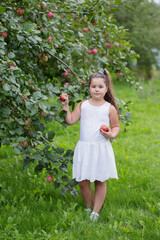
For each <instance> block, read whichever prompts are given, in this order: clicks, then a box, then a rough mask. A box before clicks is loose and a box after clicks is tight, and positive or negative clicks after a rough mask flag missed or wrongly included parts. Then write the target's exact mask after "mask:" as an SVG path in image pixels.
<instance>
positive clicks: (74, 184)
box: [68, 179, 78, 187]
mask: <svg viewBox="0 0 160 240" xmlns="http://www.w3.org/2000/svg"><path fill="white" fill-rule="evenodd" d="M68 184H69V185H70V186H71V187H74V186H76V185H77V184H78V182H77V181H76V180H75V179H70V180H69V181H68Z"/></svg>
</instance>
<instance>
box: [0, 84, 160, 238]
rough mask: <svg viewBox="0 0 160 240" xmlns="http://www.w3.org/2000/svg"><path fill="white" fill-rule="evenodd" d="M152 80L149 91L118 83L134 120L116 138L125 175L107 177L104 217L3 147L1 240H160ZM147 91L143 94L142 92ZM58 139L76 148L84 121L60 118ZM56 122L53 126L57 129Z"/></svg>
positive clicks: (158, 128)
mask: <svg viewBox="0 0 160 240" xmlns="http://www.w3.org/2000/svg"><path fill="white" fill-rule="evenodd" d="M155 84H156V85H155V88H154V95H153V92H152V88H151V86H150V84H149V83H147V84H146V85H145V90H144V93H143V94H142V93H140V92H136V91H135V90H134V89H131V88H129V87H128V86H127V85H124V84H120V85H115V92H116V95H117V97H118V98H122V99H123V100H124V101H128V100H131V101H132V102H133V104H131V105H130V112H131V115H132V120H133V123H132V124H131V125H130V126H129V127H128V128H127V132H125V133H124V131H123V129H124V128H123V125H122V126H121V132H120V135H119V136H118V137H117V143H113V148H114V152H115V157H116V163H117V170H118V175H119V180H114V179H112V180H109V181H107V188H108V192H107V196H106V200H105V203H104V206H103V209H102V211H101V213H100V218H99V221H98V222H96V223H93V222H90V220H89V216H88V214H87V213H86V212H85V211H84V204H83V201H82V198H81V196H80V194H79V195H78V197H77V198H75V199H74V198H73V197H72V196H70V195H67V196H61V195H59V192H58V191H57V190H54V189H53V185H52V183H50V184H49V183H47V182H46V181H45V177H46V172H45V171H43V172H42V173H41V174H40V175H35V174H34V171H33V166H31V168H30V169H28V170H22V167H21V164H20V159H19V158H18V157H16V156H15V155H14V154H13V151H12V149H10V148H9V147H3V148H2V149H1V152H0V158H1V161H0V239H3V240H13V239H15V240H32V239H38V240H43V239H44V240H64V239H67V240H75V239H77V240H82V239H83V240H85V239H86V240H94V239H100V240H105V239H106V240H111V239H112V240H135V239H136V240H140V239H141V240H142V239H143V240H158V239H160V191H159V182H160V165H159V155H160V137H159V136H160V121H159V117H158V116H159V104H160V100H157V101H156V102H155V103H152V101H153V100H154V99H156V98H157V97H158V96H159V92H160V87H159V83H158V82H156V83H155ZM142 96H143V97H142ZM53 125H54V128H56V138H55V144H59V145H60V146H62V147H65V148H72V149H74V147H75V144H76V142H77V141H78V136H79V124H76V125H74V126H70V127H67V128H63V127H61V126H60V125H59V124H57V123H54V124H53ZM52 127H53V126H50V128H52Z"/></svg>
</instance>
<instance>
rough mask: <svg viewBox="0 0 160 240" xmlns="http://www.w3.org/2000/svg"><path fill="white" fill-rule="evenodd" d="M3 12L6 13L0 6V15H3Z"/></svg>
mask: <svg viewBox="0 0 160 240" xmlns="http://www.w3.org/2000/svg"><path fill="white" fill-rule="evenodd" d="M5 11H6V8H5V7H1V6H0V14H3V13H4V12H5Z"/></svg>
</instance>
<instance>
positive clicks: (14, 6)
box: [0, 0, 136, 195]
mask: <svg viewBox="0 0 160 240" xmlns="http://www.w3.org/2000/svg"><path fill="white" fill-rule="evenodd" d="M126 2H127V1H126ZM132 2H133V1H129V0H128V4H132ZM123 4H124V3H123V1H104V0H102V1H89V0H88V1H85V0H79V1H78V0H77V1H73V0H67V1H59V0H56V1H51V0H50V1H42V0H39V1H37V0H35V1H33V0H20V1H15V0H12V1H9V0H6V1H5V2H4V1H1V2H0V144H1V145H7V146H8V145H11V146H12V147H13V149H14V151H15V153H16V154H18V155H21V156H22V159H23V166H24V168H28V167H29V165H30V163H32V162H37V166H36V167H35V171H41V170H42V169H43V168H46V169H47V171H48V173H49V174H50V175H51V176H54V187H55V188H59V187H61V193H62V194H65V193H67V192H71V194H73V195H75V194H76V191H75V189H74V188H73V187H74V186H75V185H76V182H75V181H74V180H73V179H70V176H69V175H68V170H67V169H68V165H69V164H71V163H72V156H73V151H72V150H71V149H68V150H64V149H63V148H61V147H60V146H56V145H55V144H54V136H55V131H54V129H53V130H52V131H49V132H47V131H46V126H47V123H48V122H52V121H53V120H54V121H58V122H60V123H61V124H62V125H64V126H66V124H65V122H64V116H65V111H63V110H62V108H61V104H60V101H59V100H58V99H59V95H60V94H61V92H63V91H65V92H67V93H68V95H69V99H70V105H71V107H74V105H75V104H76V102H77V101H79V99H81V98H85V97H87V96H88V94H89V92H88V87H87V79H88V77H89V76H90V74H91V73H93V72H97V71H98V70H99V69H101V68H107V69H108V71H109V72H110V74H111V75H112V77H113V78H117V79H119V81H127V82H128V83H130V84H131V85H134V84H135V82H134V80H133V73H132V72H131V71H130V69H129V68H128V66H127V61H126V59H131V60H132V61H136V54H135V53H134V52H133V51H131V45H130V43H129V42H128V41H126V30H125V29H124V28H123V27H121V26H120V27H118V26H117V25H116V24H115V21H114V19H112V13H111V11H112V9H113V10H114V9H117V8H118V7H119V6H123ZM119 102H121V103H122V105H124V107H125V108H127V104H126V103H124V102H123V101H121V100H119ZM123 112H124V113H123ZM120 114H121V119H122V121H123V122H124V123H125V124H127V120H128V119H129V118H130V114H129V113H128V111H127V112H125V111H124V110H122V108H121V107H120Z"/></svg>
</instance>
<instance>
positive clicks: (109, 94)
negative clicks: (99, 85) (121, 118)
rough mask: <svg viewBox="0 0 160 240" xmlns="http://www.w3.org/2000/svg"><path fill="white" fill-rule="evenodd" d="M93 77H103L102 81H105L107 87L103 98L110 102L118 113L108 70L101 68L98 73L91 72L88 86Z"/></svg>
mask: <svg viewBox="0 0 160 240" xmlns="http://www.w3.org/2000/svg"><path fill="white" fill-rule="evenodd" d="M93 78H103V79H104V82H105V84H106V86H107V87H108V91H107V92H106V94H105V96H104V99H105V100H106V101H107V102H109V103H111V104H112V105H113V106H114V107H115V108H116V110H117V112H118V113H119V110H118V105H117V103H116V100H115V97H114V92H113V86H112V80H111V76H110V75H109V72H108V71H106V70H103V71H100V72H98V73H93V74H92V75H91V76H90V78H89V82H88V85H89V87H90V85H91V82H92V79H93Z"/></svg>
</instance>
